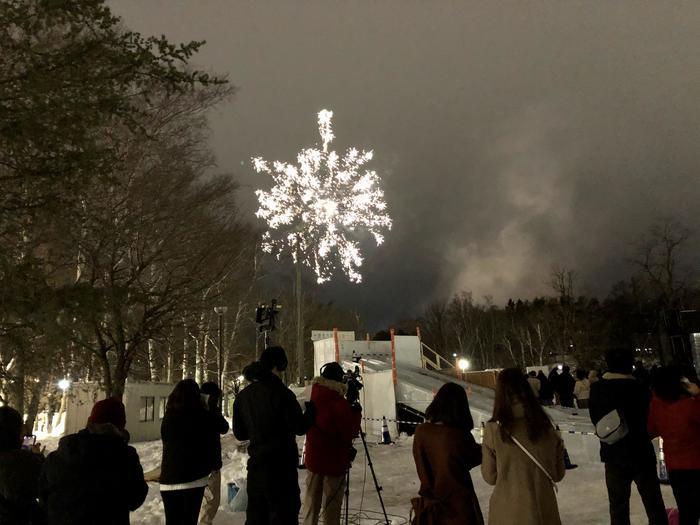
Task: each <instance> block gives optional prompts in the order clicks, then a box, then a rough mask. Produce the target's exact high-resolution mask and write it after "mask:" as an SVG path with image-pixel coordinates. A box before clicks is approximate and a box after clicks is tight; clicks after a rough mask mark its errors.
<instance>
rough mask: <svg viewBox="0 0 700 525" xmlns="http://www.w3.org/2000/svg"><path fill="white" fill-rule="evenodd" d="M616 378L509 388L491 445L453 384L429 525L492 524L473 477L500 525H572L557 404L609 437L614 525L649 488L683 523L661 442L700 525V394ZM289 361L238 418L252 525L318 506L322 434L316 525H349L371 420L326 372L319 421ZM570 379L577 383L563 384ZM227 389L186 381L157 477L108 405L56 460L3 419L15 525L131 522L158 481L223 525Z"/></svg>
mask: <svg viewBox="0 0 700 525" xmlns="http://www.w3.org/2000/svg"><path fill="white" fill-rule="evenodd" d="M606 359H607V367H606V372H605V373H604V374H603V375H602V377H600V378H598V377H597V375H596V374H592V373H584V372H583V371H581V370H577V371H576V378H575V379H574V376H572V375H571V372H570V370H569V369H568V368H567V367H563V369H562V370H561V371H559V370H557V369H555V372H556V374H557V376H556V377H555V376H553V375H552V374H550V377H546V376H545V374H544V373H543V372H542V371H540V372H539V373H534V374H533V373H530V374H527V375H526V374H523V372H522V371H521V370H519V369H516V368H509V369H505V370H502V371H501V372H500V373H499V374H498V377H497V383H496V388H495V401H494V408H493V415H492V418H491V419H490V420H489V421H488V422H487V423H485V425H484V426H483V439H482V443H481V444H479V443H477V442H476V440H475V438H474V436H473V433H472V431H473V430H474V422H473V419H472V416H471V412H470V410H469V400H468V397H467V393H466V391H465V389H464V388H463V387H462V386H459V385H457V384H455V383H447V384H445V385H444V386H443V387H442V388H440V390H439V391H438V392H437V393H436V395H435V397H434V399H433V401H432V403H431V404H430V406H429V407H428V408H427V410H426V413H425V422H424V423H422V424H420V425H418V427H417V429H416V432H415V436H414V441H413V457H414V460H415V465H416V471H417V475H418V478H419V480H420V490H419V495H418V497H416V498H413V499H412V500H411V507H412V514H413V524H414V525H436V524H441V525H453V524H454V525H457V524H460V525H465V524H466V525H472V524H483V523H484V517H483V514H482V511H481V508H480V504H479V500H478V498H477V496H476V492H475V489H474V484H473V482H472V478H471V474H470V471H471V469H473V468H475V467H477V466H480V468H481V475H482V477H483V479H484V480H485V481H486V483H488V484H490V485H493V486H494V489H493V492H492V494H491V498H490V501H489V513H488V516H489V518H488V523H489V524H491V525H510V524H513V525H516V524H517V525H530V524H532V525H558V524H560V523H561V518H560V515H559V507H558V503H557V497H556V491H557V483H558V482H560V481H561V480H562V479H563V478H564V475H565V472H566V462H565V458H566V450H565V447H564V443H563V440H562V438H561V436H560V433H559V430H558V428H557V427H556V426H555V424H554V423H553V422H552V420H551V419H550V417H549V415H548V413H547V412H546V410H545V408H543V407H544V406H547V405H550V404H552V403H553V402H555V400H556V402H559V403H560V404H561V405H562V406H573V405H574V404H576V405H577V406H578V407H579V408H583V407H584V406H588V408H589V411H590V418H591V421H592V423H593V424H594V425H595V426H596V432H597V434H598V437H599V439H600V442H601V443H600V456H601V460H602V462H603V463H604V465H605V483H606V486H607V491H608V498H609V509H610V521H611V524H612V525H629V524H630V508H629V500H630V493H631V486H632V483H633V482H634V483H635V484H636V486H637V490H638V491H639V493H640V496H641V498H642V502H643V504H644V508H645V511H646V514H647V516H648V519H649V523H650V524H651V525H667V524H668V523H669V522H668V518H667V512H666V508H665V505H664V501H663V497H662V493H661V490H660V486H659V479H658V477H657V471H656V454H655V451H654V447H653V445H652V439H653V438H655V437H657V436H660V437H662V438H663V440H664V444H665V451H666V461H667V465H668V472H669V479H670V484H671V487H672V490H673V494H674V496H675V500H676V504H677V507H678V512H679V519H680V525H691V524H693V525H698V522H699V520H700V504H699V501H698V498H697V495H698V489H699V487H700V439H698V435H699V434H700V387H698V385H697V383H696V381H697V380H696V379H695V378H694V377H693V378H690V379H689V378H687V377H685V376H684V375H683V374H682V373H681V370H680V369H679V368H676V367H665V368H659V369H657V370H655V371H654V373H653V374H649V376H648V377H643V378H640V377H635V376H634V375H633V372H634V367H633V354H632V353H631V352H627V351H624V350H613V351H610V352H608V354H607V356H606ZM286 368H287V357H286V354H285V352H284V350H283V349H282V348H280V347H269V348H267V349H265V350H264V351H263V353H262V355H261V356H260V359H259V361H256V362H254V363H252V364H251V365H249V366H248V367H247V368H246V369H245V371H244V375H245V377H246V379H247V381H248V382H249V384H248V386H247V387H246V388H244V389H243V390H242V391H241V392H240V393H239V394H238V395H237V396H236V399H235V401H234V405H233V433H234V435H235V437H236V438H237V439H238V440H240V441H246V442H248V454H249V459H248V473H247V498H248V503H247V510H246V524H247V525H263V524H265V525H291V524H296V523H297V522H298V519H299V514H300V512H301V509H302V503H301V501H302V497H301V490H300V487H299V482H298V468H299V454H298V448H297V437H298V436H303V435H306V439H305V445H304V456H303V457H304V462H305V468H306V469H307V473H306V487H305V494H304V513H303V522H304V524H305V525H317V524H318V523H319V520H321V519H322V520H323V523H325V524H327V525H339V524H340V522H341V509H342V504H343V500H344V496H345V487H346V482H347V477H346V476H347V472H348V469H349V468H350V465H351V463H352V461H353V459H354V455H355V451H354V449H353V446H352V445H353V440H354V439H355V438H356V437H357V435H358V434H359V432H360V422H361V417H362V415H361V410H362V409H361V407H360V405H359V403H357V402H351V401H352V400H348V396H347V384H346V383H347V382H346V381H345V377H344V371H343V369H342V368H341V366H340V365H339V364H337V363H329V364H327V365H325V366H324V367H323V368H322V369H321V372H320V376H319V377H317V378H315V379H314V380H313V382H312V387H311V398H310V401H309V402H307V403H306V405H305V407H304V409H302V406H301V405H300V404H299V403H298V402H297V399H296V396H295V395H294V393H293V392H292V391H291V390H290V389H288V388H287V387H286V386H285V384H284V382H283V381H282V374H283V373H284V371H285V370H286ZM560 372H561V373H560ZM220 402H221V390H220V389H219V387H218V386H217V385H216V384H214V383H205V384H204V385H202V387H201V388H200V387H199V385H198V384H197V383H196V382H195V381H193V380H190V379H186V380H183V381H181V382H179V383H178V384H177V385H176V386H175V387H174V389H173V391H172V393H171V394H170V396H169V397H168V400H167V405H166V410H165V415H164V418H163V421H162V426H161V438H162V442H163V450H162V460H161V466H160V469H157V471H156V473H155V474H154V473H148V475H147V476H145V475H144V472H143V469H142V466H141V463H140V460H139V457H138V454H137V453H136V450H135V449H134V448H133V447H132V446H130V445H129V434H128V432H127V430H126V428H125V427H126V414H125V409H124V405H123V404H122V403H121V401H119V400H117V399H113V398H109V399H105V400H102V401H98V402H97V403H95V405H94V406H93V408H92V412H91V414H90V417H89V419H88V421H87V424H86V427H85V429H83V430H81V431H80V432H78V433H76V434H72V435H68V436H65V437H63V438H62V439H61V440H60V442H59V446H58V449H57V450H56V451H54V452H52V453H51V454H49V455H48V457H46V458H45V459H44V456H43V454H42V451H41V450H39V449H38V448H36V447H34V448H33V449H30V450H25V449H24V448H23V447H22V437H23V435H24V433H23V418H22V417H21V415H20V414H19V413H18V412H17V411H16V410H14V409H12V408H10V407H1V408H0V523H1V524H3V525H5V524H7V525H44V524H49V525H54V524H60V525H63V524H66V525H67V524H72V525H88V524H91V525H92V524H98V523H99V524H107V525H112V524H114V525H126V524H128V523H129V513H130V512H131V511H133V510H135V509H137V508H138V507H139V506H141V505H142V504H143V502H144V500H145V498H146V495H147V493H148V485H147V483H146V478H148V479H149V481H154V480H157V481H158V482H159V485H160V494H161V497H162V502H163V507H164V513H165V519H166V524H167V525H196V524H197V523H200V524H211V523H212V522H213V520H214V516H215V514H216V511H217V509H218V507H219V504H220V493H221V472H220V470H221V467H222V461H221V441H220V436H221V435H223V434H225V433H227V432H228V430H229V425H228V422H227V421H226V419H225V418H224V417H223V415H222V412H221V404H220Z"/></svg>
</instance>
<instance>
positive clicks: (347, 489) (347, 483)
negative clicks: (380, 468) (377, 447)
mask: <svg viewBox="0 0 700 525" xmlns="http://www.w3.org/2000/svg"><path fill="white" fill-rule="evenodd" d="M365 436H366V434H365V433H364V432H363V431H362V430H360V437H361V438H362V445H363V446H364V448H365V456H366V457H367V465H369V470H370V472H372V479H373V480H374V489H375V490H376V491H377V496H379V503H380V505H381V506H382V514H384V523H386V525H389V517H388V516H387V515H386V508H385V507H384V499H382V490H384V489H383V488H382V487H381V486H380V485H379V481H377V474H376V473H375V472H374V465H373V464H372V458H371V457H370V455H369V449H368V448H367V439H366V438H365ZM351 468H352V465H350V466H349V467H348V470H347V472H346V473H345V525H348V520H349V519H350V515H349V511H350V469H351Z"/></svg>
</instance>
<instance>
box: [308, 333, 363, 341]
mask: <svg viewBox="0 0 700 525" xmlns="http://www.w3.org/2000/svg"><path fill="white" fill-rule="evenodd" d="M324 339H333V330H311V340H312V341H323V340H324ZM354 340H355V332H340V331H339V332H338V341H354Z"/></svg>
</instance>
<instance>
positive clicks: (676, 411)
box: [648, 367, 700, 525]
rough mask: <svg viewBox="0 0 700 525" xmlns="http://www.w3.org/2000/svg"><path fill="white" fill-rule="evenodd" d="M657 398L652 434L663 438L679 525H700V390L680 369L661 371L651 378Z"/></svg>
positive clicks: (651, 414) (653, 404) (652, 411)
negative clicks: (684, 376) (699, 524)
mask: <svg viewBox="0 0 700 525" xmlns="http://www.w3.org/2000/svg"><path fill="white" fill-rule="evenodd" d="M652 389H653V392H654V397H653V398H652V401H651V408H650V410H649V424H648V429H649V434H650V435H651V437H656V436H661V437H662V438H663V440H664V453H665V456H666V466H667V468H668V477H669V480H670V482H671V488H672V489H673V495H674V496H675V498H676V504H677V505H678V512H679V518H680V525H697V524H698V523H700V499H699V498H698V495H700V387H698V385H697V384H695V383H691V382H690V381H687V380H684V378H683V376H682V375H681V370H680V369H679V368H677V367H667V368H659V369H657V370H655V372H654V375H653V377H652Z"/></svg>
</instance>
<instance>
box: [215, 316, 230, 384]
mask: <svg viewBox="0 0 700 525" xmlns="http://www.w3.org/2000/svg"><path fill="white" fill-rule="evenodd" d="M227 311H228V307H227V306H215V307H214V312H216V313H217V315H218V316H219V388H220V389H221V390H222V391H223V390H224V383H223V380H224V377H223V376H224V315H225V314H226V312H227Z"/></svg>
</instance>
